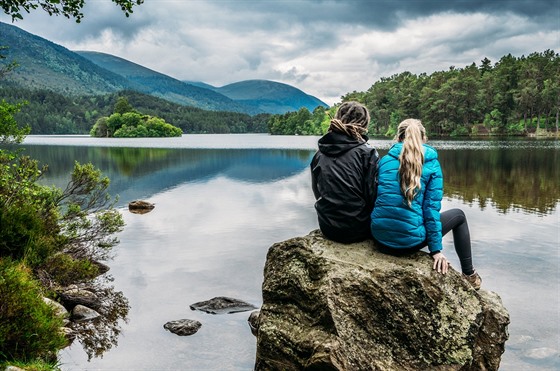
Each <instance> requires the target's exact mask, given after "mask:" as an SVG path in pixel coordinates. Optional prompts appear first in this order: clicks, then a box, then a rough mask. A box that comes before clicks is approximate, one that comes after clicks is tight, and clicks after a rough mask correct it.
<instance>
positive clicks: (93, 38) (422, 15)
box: [0, 0, 560, 104]
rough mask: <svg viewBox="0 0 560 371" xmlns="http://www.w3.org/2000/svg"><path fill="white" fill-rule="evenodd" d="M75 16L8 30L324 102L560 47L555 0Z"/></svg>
mask: <svg viewBox="0 0 560 371" xmlns="http://www.w3.org/2000/svg"><path fill="white" fill-rule="evenodd" d="M84 15H85V17H84V19H83V20H82V23H81V24H75V23H74V22H73V21H71V20H67V19H65V18H63V17H49V16H48V15H47V14H46V13H44V12H40V11H35V12H33V13H31V14H29V15H25V17H24V20H23V21H18V22H16V26H18V27H21V28H23V29H25V30H27V31H29V32H32V33H34V34H36V35H38V36H41V37H44V38H46V39H49V40H51V41H53V42H56V43H59V44H61V45H63V46H65V47H67V48H69V49H72V50H94V51H100V52H106V53H110V54H114V55H117V56H119V57H122V58H125V59H128V60H130V61H132V62H135V63H139V64H141V65H144V66H146V67H148V68H151V69H153V70H156V71H158V72H162V73H165V74H168V75H170V76H173V77H175V78H178V79H182V80H190V81H197V80H198V81H204V82H206V83H209V84H212V85H215V86H222V85H225V84H228V83H232V82H236V81H240V80H246V79H270V80H275V81H280V82H284V83H287V84H291V85H294V86H296V87H298V88H300V89H302V90H303V91H305V92H307V93H309V94H312V95H315V96H317V97H319V98H320V99H323V100H324V101H326V102H327V103H329V104H333V103H335V102H337V101H339V99H340V97H341V96H342V95H344V94H346V93H348V92H351V91H354V90H357V91H362V90H366V89H368V88H369V87H370V86H371V85H372V84H373V83H374V82H375V81H377V80H378V79H379V78H381V77H388V76H391V75H392V74H394V73H399V72H403V71H410V72H413V73H422V72H426V73H431V72H433V71H435V70H442V69H448V68H449V67H450V66H452V65H453V66H456V67H464V66H466V65H469V64H471V63H473V62H474V63H476V64H479V62H480V60H481V59H483V58H485V57H488V58H489V59H490V60H492V61H493V62H496V61H497V60H498V59H499V58H500V57H501V56H503V55H506V54H509V53H511V54H512V55H515V56H521V55H523V54H525V55H527V54H530V53H532V52H535V51H537V52H539V51H544V50H546V49H555V48H556V49H557V48H558V45H559V44H560V21H559V19H560V0H531V1H525V0H495V1H479V0H457V1H440V0H437V1H436V0H434V1H430V0H428V1H401V0H397V1H395V0H376V1H371V0H352V1H343V0H307V1H304V0H283V1H272V0H262V1H254V0H236V1H226V0H221V1H219V0H206V1H202V0H191V1H171V0H169V1H168V0H160V1H146V2H145V3H144V4H143V5H141V6H139V7H135V10H134V14H132V15H131V16H130V17H129V18H126V17H125V16H124V15H123V14H122V13H121V12H120V10H119V9H118V7H116V6H115V5H114V4H113V3H111V2H110V1H108V0H107V1H95V2H94V1H92V0H90V1H86V7H85V8H84ZM0 21H8V22H9V21H10V19H9V17H7V16H3V15H2V16H0Z"/></svg>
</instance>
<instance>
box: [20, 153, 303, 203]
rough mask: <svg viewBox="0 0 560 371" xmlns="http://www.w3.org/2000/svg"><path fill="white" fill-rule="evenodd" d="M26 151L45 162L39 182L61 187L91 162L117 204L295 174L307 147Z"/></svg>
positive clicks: (270, 180)
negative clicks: (194, 186)
mask: <svg viewBox="0 0 560 371" xmlns="http://www.w3.org/2000/svg"><path fill="white" fill-rule="evenodd" d="M25 152H26V154H29V155H30V156H31V157H33V158H36V159H40V161H41V163H43V164H47V165H48V167H49V168H48V172H47V173H46V174H45V176H44V178H43V182H44V183H45V184H49V185H51V184H52V185H56V186H58V187H62V186H63V185H65V184H66V183H67V182H68V178H69V174H70V172H71V169H72V167H73V166H74V162H75V161H78V162H81V163H85V162H91V163H93V164H94V165H95V166H96V167H98V168H99V169H101V170H102V172H103V174H104V175H107V176H108V177H109V178H110V179H111V186H110V188H109V191H110V193H111V194H114V195H117V194H118V195H119V196H120V200H121V202H120V204H121V205H122V204H126V203H128V202H130V201H131V200H135V199H138V198H146V197H150V196H152V195H154V194H157V193H159V192H162V191H164V190H166V189H170V188H174V187H177V186H179V185H180V184H183V183H186V182H200V181H205V180H208V179H211V178H214V177H217V176H225V177H228V178H230V179H234V180H239V181H242V182H248V183H266V182H273V181H276V180H279V179H283V178H287V177H290V176H292V175H295V174H297V173H299V172H301V171H302V170H304V169H305V168H307V166H308V165H309V162H310V161H311V156H312V155H313V152H312V151H309V150H285V149H267V150H265V149H222V150H218V149H164V148H122V147H83V146H47V145H33V146H28V147H26V149H25Z"/></svg>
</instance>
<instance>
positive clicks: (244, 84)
mask: <svg viewBox="0 0 560 371" xmlns="http://www.w3.org/2000/svg"><path fill="white" fill-rule="evenodd" d="M216 91H218V92H220V93H222V94H223V95H225V96H226V97H229V98H231V99H234V100H236V101H238V102H243V103H244V104H246V105H249V106H253V107H256V108H258V109H259V110H261V111H264V112H269V113H285V112H288V111H297V110H298V109H300V108H301V107H305V108H307V109H308V110H309V111H313V110H314V109H315V108H317V107H318V106H323V107H328V106H327V104H325V103H324V102H322V101H321V100H319V99H317V98H315V97H314V96H311V95H309V94H306V93H304V92H303V91H301V90H300V89H298V88H295V87H293V86H291V85H288V84H284V83H280V82H276V81H269V80H246V81H240V82H235V83H233V84H229V85H225V86H222V87H220V88H216Z"/></svg>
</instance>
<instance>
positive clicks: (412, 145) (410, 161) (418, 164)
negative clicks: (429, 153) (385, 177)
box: [396, 119, 427, 206]
mask: <svg viewBox="0 0 560 371" xmlns="http://www.w3.org/2000/svg"><path fill="white" fill-rule="evenodd" d="M396 139H397V140H398V141H399V142H402V143H403V147H402V151H401V153H400V155H399V162H400V164H399V179H400V185H401V191H402V193H403V195H404V197H405V199H406V201H407V203H408V206H411V205H412V200H413V199H414V197H415V196H416V194H417V193H418V191H420V189H421V188H422V184H421V183H420V177H421V176H422V166H423V165H424V148H423V147H422V144H424V142H426V140H427V137H426V129H424V126H423V125H422V122H421V121H420V120H416V119H406V120H404V121H403V122H401V123H400V124H399V126H398V128H397V136H396Z"/></svg>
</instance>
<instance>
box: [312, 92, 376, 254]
mask: <svg viewBox="0 0 560 371" xmlns="http://www.w3.org/2000/svg"><path fill="white" fill-rule="evenodd" d="M368 124H369V113H368V112H367V109H366V108H365V107H364V106H363V105H361V104H359V103H356V102H346V103H343V104H342V105H341V106H340V108H339V109H338V111H337V115H336V118H335V119H333V120H332V121H331V127H330V128H329V132H328V133H327V134H325V135H324V136H323V137H322V138H321V139H319V143H318V145H319V150H318V151H317V153H316V154H315V156H314V157H313V160H312V161H311V174H312V187H313V193H314V195H315V198H316V200H317V202H316V203H315V209H316V211H317V216H318V220H319V227H320V229H321V231H322V233H323V234H324V235H325V237H327V238H329V239H331V240H334V241H338V242H343V243H351V242H357V241H363V240H365V239H368V238H371V229H370V217H371V211H372V209H373V204H374V202H375V194H376V185H375V177H376V168H377V159H378V154H377V151H376V150H375V149H374V148H372V147H371V146H370V145H369V144H368V143H367V141H368V138H367V136H366V135H365V133H366V132H367V125H368Z"/></svg>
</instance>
